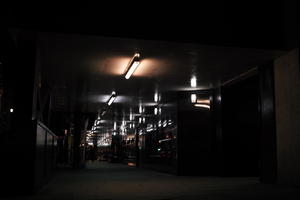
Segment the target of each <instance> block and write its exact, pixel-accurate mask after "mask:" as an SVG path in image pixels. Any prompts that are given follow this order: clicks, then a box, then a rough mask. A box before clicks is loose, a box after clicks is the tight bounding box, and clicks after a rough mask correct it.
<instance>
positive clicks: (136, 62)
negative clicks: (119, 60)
mask: <svg viewBox="0 0 300 200" xmlns="http://www.w3.org/2000/svg"><path fill="white" fill-rule="evenodd" d="M139 64H140V54H139V53H136V54H134V56H133V58H132V59H131V60H130V62H129V64H128V66H127V68H126V70H125V78H126V79H129V78H130V76H131V75H132V74H133V73H134V71H135V70H136V69H137V67H138V66H139Z"/></svg>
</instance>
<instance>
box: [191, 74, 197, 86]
mask: <svg viewBox="0 0 300 200" xmlns="http://www.w3.org/2000/svg"><path fill="white" fill-rule="evenodd" d="M191 87H197V79H196V77H195V76H193V77H192V78H191Z"/></svg>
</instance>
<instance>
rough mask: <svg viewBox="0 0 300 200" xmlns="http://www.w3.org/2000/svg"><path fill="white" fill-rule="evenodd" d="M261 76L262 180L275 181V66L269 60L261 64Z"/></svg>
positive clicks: (266, 181) (263, 181)
mask: <svg viewBox="0 0 300 200" xmlns="http://www.w3.org/2000/svg"><path fill="white" fill-rule="evenodd" d="M259 76H260V77H259V78H260V114H261V115H260V116H261V141H260V142H261V145H260V148H261V150H260V152H261V153H260V173H261V175H260V181H261V182H262V183H275V182H276V178H277V158H276V128H275V98H274V66H273V62H268V63H266V64H264V65H261V66H259Z"/></svg>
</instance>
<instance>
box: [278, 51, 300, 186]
mask: <svg viewBox="0 0 300 200" xmlns="http://www.w3.org/2000/svg"><path fill="white" fill-rule="evenodd" d="M298 51H299V50H298V49H296V50H293V51H291V52H289V53H287V54H286V55H284V56H282V57H280V58H278V59H277V60H275V63H274V76H275V102H276V132H277V159H278V183H280V184H281V183H282V184H289V185H300V67H299V52H298Z"/></svg>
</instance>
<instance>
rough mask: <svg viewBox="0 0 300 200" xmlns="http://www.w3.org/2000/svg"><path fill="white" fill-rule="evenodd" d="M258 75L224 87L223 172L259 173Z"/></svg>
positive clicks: (236, 174)
mask: <svg viewBox="0 0 300 200" xmlns="http://www.w3.org/2000/svg"><path fill="white" fill-rule="evenodd" d="M259 116H260V115H259V77H258V75H252V76H251V77H248V78H246V79H243V80H239V81H237V82H234V83H231V84H228V85H226V86H223V87H222V143H223V144H222V148H223V151H222V152H223V156H222V157H223V172H222V174H223V175H224V176H259V166H260V164H259V163H260V161H259V152H260V146H259V138H260V135H259V133H260V130H259V129H260V128H259V127H260V126H259V124H260V123H259V122H260V117H259Z"/></svg>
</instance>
